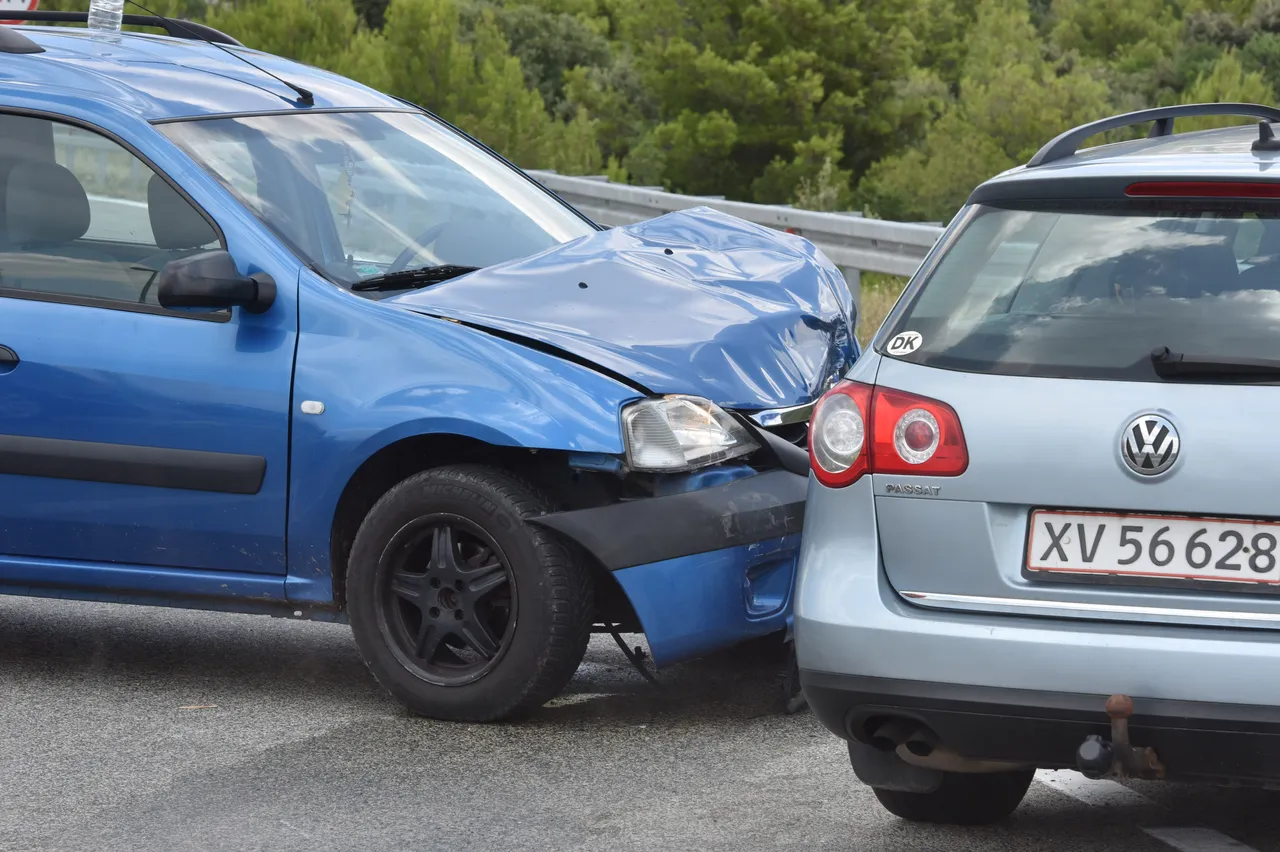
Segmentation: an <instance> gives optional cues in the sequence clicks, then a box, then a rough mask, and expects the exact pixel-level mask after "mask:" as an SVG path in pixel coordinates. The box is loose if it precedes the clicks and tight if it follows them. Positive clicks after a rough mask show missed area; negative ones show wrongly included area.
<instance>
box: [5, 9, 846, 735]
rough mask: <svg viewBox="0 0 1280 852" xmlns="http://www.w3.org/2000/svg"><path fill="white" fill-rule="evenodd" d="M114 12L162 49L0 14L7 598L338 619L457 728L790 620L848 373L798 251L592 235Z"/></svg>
mask: <svg viewBox="0 0 1280 852" xmlns="http://www.w3.org/2000/svg"><path fill="white" fill-rule="evenodd" d="M15 16H22V17H25V18H27V19H30V20H31V21H34V22H35V23H43V22H46V21H49V20H59V21H66V20H76V19H78V20H81V21H83V20H85V16H84V15H80V16H75V15H72V14H70V13H6V17H10V18H12V17H15ZM51 16H52V17H51ZM129 22H130V23H146V24H150V25H153V26H155V27H157V28H162V29H167V30H168V31H169V33H170V34H169V35H149V34H136V33H124V34H119V35H116V36H111V37H102V36H101V35H99V34H95V33H91V32H87V31H85V30H83V29H80V28H77V27H65V26H64V27H57V28H53V27H41V26H28V27H4V28H0V53H3V54H5V55H4V56H3V59H2V61H0V485H2V486H3V487H0V592H4V593H7V594H16V595H34V596H43V597H60V598H74V599H83V600H102V601H117V602H123V603H134V604H156V605H167V606H181V607H192V608H204V609H214V610H224V611H234V612H255V613H267V614H274V615H280V616H286V617H294V618H310V619H326V620H340V621H349V622H350V625H351V628H352V631H353V633H354V636H355V640H356V642H357V644H358V646H359V650H360V653H361V655H362V657H363V659H364V660H365V662H366V663H367V664H368V667H369V669H370V671H371V672H372V673H373V675H374V677H375V678H376V679H377V680H378V681H379V682H380V683H381V684H382V685H383V686H384V687H385V688H386V689H387V690H389V691H390V692H391V693H392V695H394V696H395V697H396V698H397V699H399V700H400V701H401V702H403V703H404V704H405V705H406V706H407V707H408V708H409V709H410V710H411V711H413V712H416V713H419V714H423V715H428V716H433V717H437V718H443V719H455V720H469V721H484V720H497V719H504V718H509V717H512V716H515V715H518V714H520V713H522V712H526V711H528V710H530V709H531V708H534V707H537V706H539V705H541V704H542V703H544V702H546V701H547V700H549V699H551V698H552V697H554V696H555V695H556V694H557V693H558V692H559V691H560V690H561V689H562V688H563V687H564V686H565V684H566V683H567V682H568V681H569V679H570V677H571V676H572V675H573V673H574V671H575V669H576V668H577V666H578V664H579V662H580V661H581V659H582V656H583V653H584V651H585V648H586V644H587V640H588V638H589V634H590V633H591V632H592V631H593V630H595V631H608V632H615V633H616V632H619V631H621V632H639V631H643V632H644V633H645V634H646V636H647V640H648V644H649V647H650V650H651V654H652V657H653V660H654V662H655V664H657V665H659V666H662V665H666V664H669V663H672V662H674V661H677V660H681V659H684V658H687V657H690V656H694V655H698V654H701V653H704V652H707V651H710V650H713V649H716V648H720V647H724V646H727V645H730V644H733V643H736V642H738V641H740V640H742V639H745V638H748V637H752V636H756V635H762V634H766V633H771V632H775V631H779V630H783V629H785V628H787V627H788V624H789V619H790V609H791V591H792V580H793V573H794V569H795V564H796V557H797V550H798V544H799V538H800V532H801V526H802V523H803V514H804V499H805V490H806V476H807V464H808V463H807V456H806V453H805V450H804V449H803V447H804V445H805V439H806V435H805V432H806V423H807V419H808V414H809V411H810V408H811V406H812V404H813V402H814V400H815V399H816V398H817V397H818V396H820V395H821V394H822V393H823V392H824V391H825V390H826V389H827V388H828V387H830V386H831V384H832V383H833V382H834V380H835V377H838V376H840V375H842V374H843V373H844V372H845V371H846V370H847V368H848V367H849V366H850V364H851V363H852V361H853V359H854V358H855V357H856V355H857V347H856V343H855V342H854V340H853V337H852V327H853V318H854V308H853V304H852V301H851V298H850V294H849V291H848V288H847V286H846V285H845V282H844V280H843V278H842V277H841V275H840V273H839V271H838V270H837V269H836V268H835V267H834V266H833V265H832V264H831V263H830V261H829V260H827V259H826V258H825V257H824V256H823V255H822V254H821V253H820V252H819V251H818V250H817V249H815V247H814V246H813V245H811V244H810V243H808V242H807V241H805V240H804V239H802V238H800V237H796V236H791V235H787V234H782V233H779V232H776V231H772V230H770V229H766V228H762V227H758V226H756V225H752V224H749V223H746V222H743V221H740V220H738V219H735V218H732V217H729V216H725V215H723V214H720V213H717V212H715V211H712V210H707V209H695V210H690V211H686V212H683V213H677V214H672V215H669V216H664V217H661V218H658V219H655V220H652V221H649V222H644V223H641V224H638V225H634V226H631V227H625V228H617V229H613V230H606V229H602V228H600V227H598V226H597V225H595V224H593V223H592V222H591V221H589V220H587V219H586V218H584V217H583V216H582V215H580V214H579V213H577V212H576V211H575V210H573V209H572V208H571V207H569V206H568V205H566V204H565V203H563V202H562V201H560V200H559V199H558V198H557V197H556V196H554V195H553V194H551V193H550V192H548V191H547V190H545V189H543V188H542V187H541V186H539V185H538V184H537V183H536V182H534V181H533V180H531V179H530V178H529V177H527V176H526V175H525V174H523V173H522V172H521V171H520V170H518V169H517V168H515V167H514V166H512V165H511V164H510V163H508V162H506V161H504V160H503V159H501V158H500V157H498V156H497V155H496V154H494V153H493V152H492V151H490V150H488V149H486V148H484V147H483V146H482V145H480V144H478V143H477V142H476V141H475V140H473V139H471V138H469V137H467V136H466V135H464V134H463V133H461V132H459V131H458V130H456V129H455V128H453V127H451V126H449V125H448V124H446V123H445V122H443V121H441V120H440V119H438V118H436V117H434V116H432V115H430V114H429V113H427V112H425V111H424V110H422V109H420V108H418V107H416V106H414V105H412V104H409V103H406V102H403V101H401V100H398V99H395V98H392V97H389V96H386V95H383V94H380V93H378V92H375V91H372V90H370V89H368V88H366V87H363V86H361V85H359V84H357V83H354V82H352V81H350V80H346V79H343V78H341V77H339V76H336V75H333V74H329V73H326V72H323V71H320V70H317V69H315V68H311V67H307V66H303V65H299V64H297V63H294V62H290V61H287V60H284V59H281V58H278V57H274V56H271V55H268V54H263V53H259V52H255V51H251V50H247V49H244V48H243V47H242V46H240V45H238V43H236V42H235V41H234V40H233V39H230V38H229V37H227V36H225V35H223V34H222V33H218V32H216V31H213V30H209V29H207V28H205V27H200V26H198V25H194V24H186V25H183V24H178V23H177V22H172V21H168V20H167V19H157V18H146V19H133V18H132V16H131V18H130V20H129Z"/></svg>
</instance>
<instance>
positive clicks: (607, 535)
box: [533, 422, 808, 666]
mask: <svg viewBox="0 0 1280 852" xmlns="http://www.w3.org/2000/svg"><path fill="white" fill-rule="evenodd" d="M742 426H743V428H744V429H745V430H749V431H750V433H751V434H752V440H753V446H754V449H753V451H752V452H751V453H750V454H749V455H748V456H746V457H745V458H743V459H742V460H736V461H732V462H725V463H721V464H716V465H713V466H709V467H703V468H700V469H697V470H691V471H682V472H678V473H640V472H634V471H628V470H627V469H626V468H625V466H624V465H622V464H618V465H617V466H616V468H615V469H614V472H613V476H615V477H617V479H618V481H619V482H620V483H623V484H624V487H623V490H622V492H621V495H620V497H619V499H617V500H615V501H613V502H609V503H605V504H603V505H596V506H591V507H588V508H579V509H572V510H570V511H564V512H558V513H555V514H548V515H543V516H541V517H539V518H535V519H533V523H536V524H540V525H542V526H546V527H549V528H551V529H554V530H555V531H556V532H558V533H560V534H561V535H562V536H564V537H565V538H567V539H569V540H571V541H574V542H576V543H577V544H578V545H579V546H580V547H581V548H582V549H583V550H585V551H586V552H587V553H589V554H590V555H591V556H592V558H594V559H595V561H596V563H597V564H598V565H599V566H600V567H601V568H603V569H604V570H607V571H609V572H610V573H611V575H612V577H613V578H614V580H616V581H617V584H618V586H619V587H620V589H621V591H622V593H623V594H624V595H625V596H626V598H627V602H628V603H629V606H630V609H631V611H632V612H633V613H634V615H635V617H636V619H637V620H638V622H639V623H638V624H636V625H634V626H633V629H635V628H638V629H640V630H642V631H643V632H644V634H645V636H646V638H647V640H648V644H649V649H650V653H651V654H652V657H653V661H654V663H655V664H656V665H658V666H665V665H669V664H671V663H674V662H678V661H680V660H683V659H688V658H690V657H695V656H698V655H700V654H704V653H707V652H709V651H714V650H717V649H719V648H724V647H728V646H730V645H734V644H736V643H738V642H740V641H742V640H745V639H749V638H752V637H755V636H763V635H765V634H769V633H773V632H776V631H780V630H783V629H786V628H787V627H788V626H789V623H790V616H791V590H792V586H793V581H794V577H795V568H796V561H797V557H798V555H799V548H800V532H801V530H802V529H803V526H804V501H805V493H806V489H807V485H808V480H807V464H808V457H807V455H806V453H805V452H804V450H802V449H801V448H800V447H797V446H795V445H794V444H790V443H788V442H787V441H785V440H783V439H781V438H778V437H776V436H774V435H771V434H770V433H768V432H766V431H764V430H763V429H760V428H759V427H756V426H755V425H754V424H752V423H750V422H744V423H742ZM612 458H613V457H609V456H605V457H599V456H583V457H572V456H571V457H570V459H569V463H570V465H572V466H576V467H579V468H589V469H592V470H593V471H595V472H599V471H600V468H601V466H602V465H603V464H605V463H606V460H608V459H612ZM615 461H616V460H615ZM606 606H607V604H606Z"/></svg>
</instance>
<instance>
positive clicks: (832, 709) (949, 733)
mask: <svg viewBox="0 0 1280 852" xmlns="http://www.w3.org/2000/svg"><path fill="white" fill-rule="evenodd" d="M800 684H801V686H802V688H803V689H804V694H805V697H806V698H807V699H808V701H809V706H810V707H812V708H813V711H814V713H815V714H816V715H817V717H818V719H819V720H820V721H821V722H822V723H823V724H824V725H826V727H827V728H828V729H830V730H831V731H832V732H834V733H835V734H837V735H838V736H841V737H844V738H845V739H851V740H856V741H858V742H862V743H869V740H870V735H869V733H868V732H869V731H873V730H875V728H877V727H878V726H879V723H880V721H879V720H887V719H890V718H895V717H896V718H906V719H911V720H914V721H917V722H920V723H922V724H925V725H928V726H929V727H930V728H931V729H932V730H933V731H934V732H935V733H936V734H937V735H938V739H939V741H940V742H941V743H942V744H944V745H946V746H947V747H949V748H951V749H953V750H955V751H956V752H958V753H959V754H961V755H964V756H966V757H972V758H981V759H988V760H1008V761H1013V762H1018V763H1028V764H1034V765H1035V766H1037V767H1040V768H1050V769H1052V768H1074V767H1075V752H1076V748H1077V747H1078V746H1079V745H1080V743H1081V742H1082V741H1083V740H1084V738H1085V737H1087V736H1088V735H1090V734H1097V735H1099V736H1102V737H1108V736H1109V734H1110V726H1109V723H1108V720H1107V715H1106V713H1105V712H1104V711H1103V706H1104V705H1105V704H1106V700H1107V696H1106V695H1080V694H1076V693H1065V692H1038V691H1032V690H1018V689H997V688H991V687H974V686H960V685H955V684H942V683H925V682H921V681H905V680H892V679H887V678H864V677H853V676H849V675H835V674H828V673H824V672H809V671H801V672H800ZM1134 706H1135V712H1134V715H1133V718H1132V719H1131V720H1130V723H1129V730H1130V738H1131V741H1132V742H1133V744H1134V745H1135V746H1149V747H1151V748H1153V749H1155V751H1156V754H1158V755H1159V757H1160V760H1161V761H1162V762H1163V763H1164V765H1165V768H1166V771H1167V777H1168V778H1170V779H1174V780H1179V779H1186V780H1218V781H1228V780H1229V781H1255V782H1263V781H1266V782H1276V781H1280V707H1261V706H1255V705H1242V704H1214V703H1211V702H1198V701H1196V702H1193V701H1169V700H1164V699H1144V698H1141V697H1138V696H1134Z"/></svg>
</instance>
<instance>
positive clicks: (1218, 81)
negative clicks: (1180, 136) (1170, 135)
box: [1177, 50, 1276, 132]
mask: <svg viewBox="0 0 1280 852" xmlns="http://www.w3.org/2000/svg"><path fill="white" fill-rule="evenodd" d="M1275 96H1276V95H1275V90H1274V89H1273V88H1272V86H1271V84H1270V83H1268V82H1267V81H1266V79H1265V78H1264V77H1263V76H1262V74H1261V73H1259V72H1257V71H1246V70H1245V68H1244V66H1243V64H1242V63H1241V61H1240V57H1239V55H1238V54H1237V53H1236V52H1235V51H1234V50H1231V51H1227V52H1226V53H1224V54H1222V56H1221V58H1219V59H1218V61H1217V63H1215V64H1214V66H1213V69H1212V70H1211V71H1209V72H1208V73H1207V74H1204V75H1202V76H1201V77H1200V78H1199V79H1198V80H1196V82H1195V85H1194V86H1192V87H1191V88H1190V89H1189V90H1188V91H1187V92H1185V93H1183V95H1182V97H1181V98H1180V99H1179V102H1180V103H1184V104H1201V103H1219V102H1228V103H1229V102H1236V103H1258V104H1268V103H1271V102H1273V101H1274V100H1275ZM1244 121H1245V119H1241V118H1232V117H1220V118H1192V119H1184V120H1183V121H1179V122H1178V123H1177V128H1178V130H1179V131H1180V132H1181V131H1185V130H1206V129H1209V128H1212V127H1227V126H1230V125H1233V124H1241V123H1243V122H1244Z"/></svg>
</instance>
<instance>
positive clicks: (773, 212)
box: [529, 171, 942, 301]
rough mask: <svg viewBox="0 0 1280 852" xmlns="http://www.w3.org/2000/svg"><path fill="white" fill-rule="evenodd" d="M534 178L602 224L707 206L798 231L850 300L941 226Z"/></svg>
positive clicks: (914, 256) (913, 256)
mask: <svg viewBox="0 0 1280 852" xmlns="http://www.w3.org/2000/svg"><path fill="white" fill-rule="evenodd" d="M529 174H530V175H531V176H532V177H533V178H534V180H536V181H538V182H539V183H541V184H542V185H543V186H545V187H547V189H550V190H551V191H552V192H555V193H556V194H557V195H559V196H560V197H561V198H563V199H564V200H565V201H567V202H569V203H570V204H572V205H573V206H574V207H577V208H578V209H579V210H581V211H582V212H583V213H585V214H586V215H587V216H589V217H590V218H591V219H594V220H595V221H596V222H599V223H600V224H601V225H630V224H632V223H633V222H642V221H644V220H645V219H652V218H654V217H655V216H661V215H663V214H664V213H671V212H673V211H676V210H687V209H689V208H690V207H710V208H713V209H715V210H720V211H722V212H724V213H728V214H730V215H732V216H737V217H739V218H741V219H746V220H747V221H748V222H755V223H756V224H759V225H765V226H768V227H770V228H777V229H778V230H782V231H790V232H791V233H797V234H800V235H802V236H804V237H805V238H807V239H809V240H811V241H812V242H813V243H814V244H815V245H816V246H818V248H820V249H822V251H823V253H825V254H826V255H827V257H829V258H831V262H832V263H834V264H835V265H836V266H838V267H840V269H841V271H842V272H843V273H844V276H845V279H846V280H847V281H848V282H849V289H850V290H851V291H852V293H853V296H854V299H855V300H858V301H861V300H860V299H859V295H860V294H859V290H860V289H861V288H860V281H859V273H860V272H861V271H862V270H867V271H869V272H886V273H889V274H891V275H911V274H912V273H914V272H915V271H916V268H917V267H918V266H919V265H920V262H921V261H922V260H924V256H925V255H926V254H927V253H928V251H929V249H931V248H932V247H933V244H934V243H935V242H937V240H938V237H940V236H941V235H942V228H941V227H940V226H938V225H935V224H927V225H921V224H914V223H909V222H885V221H882V220H880V219H867V218H864V217H862V216H859V215H856V214H850V213H819V212H816V211H813V210H799V209H796V208H794V207H784V206H781V205H772V204H749V203H747V202H744V201H725V200H724V199H722V198H707V197H703V196H697V195H678V194H676V193H672V192H664V191H663V190H661V189H655V188H652V187H641V186H628V185H626V184H621V183H613V182H612V181H609V180H607V179H605V178H597V177H570V176H568V175H561V174H557V173H555V172H551V171H530V172H529Z"/></svg>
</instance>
